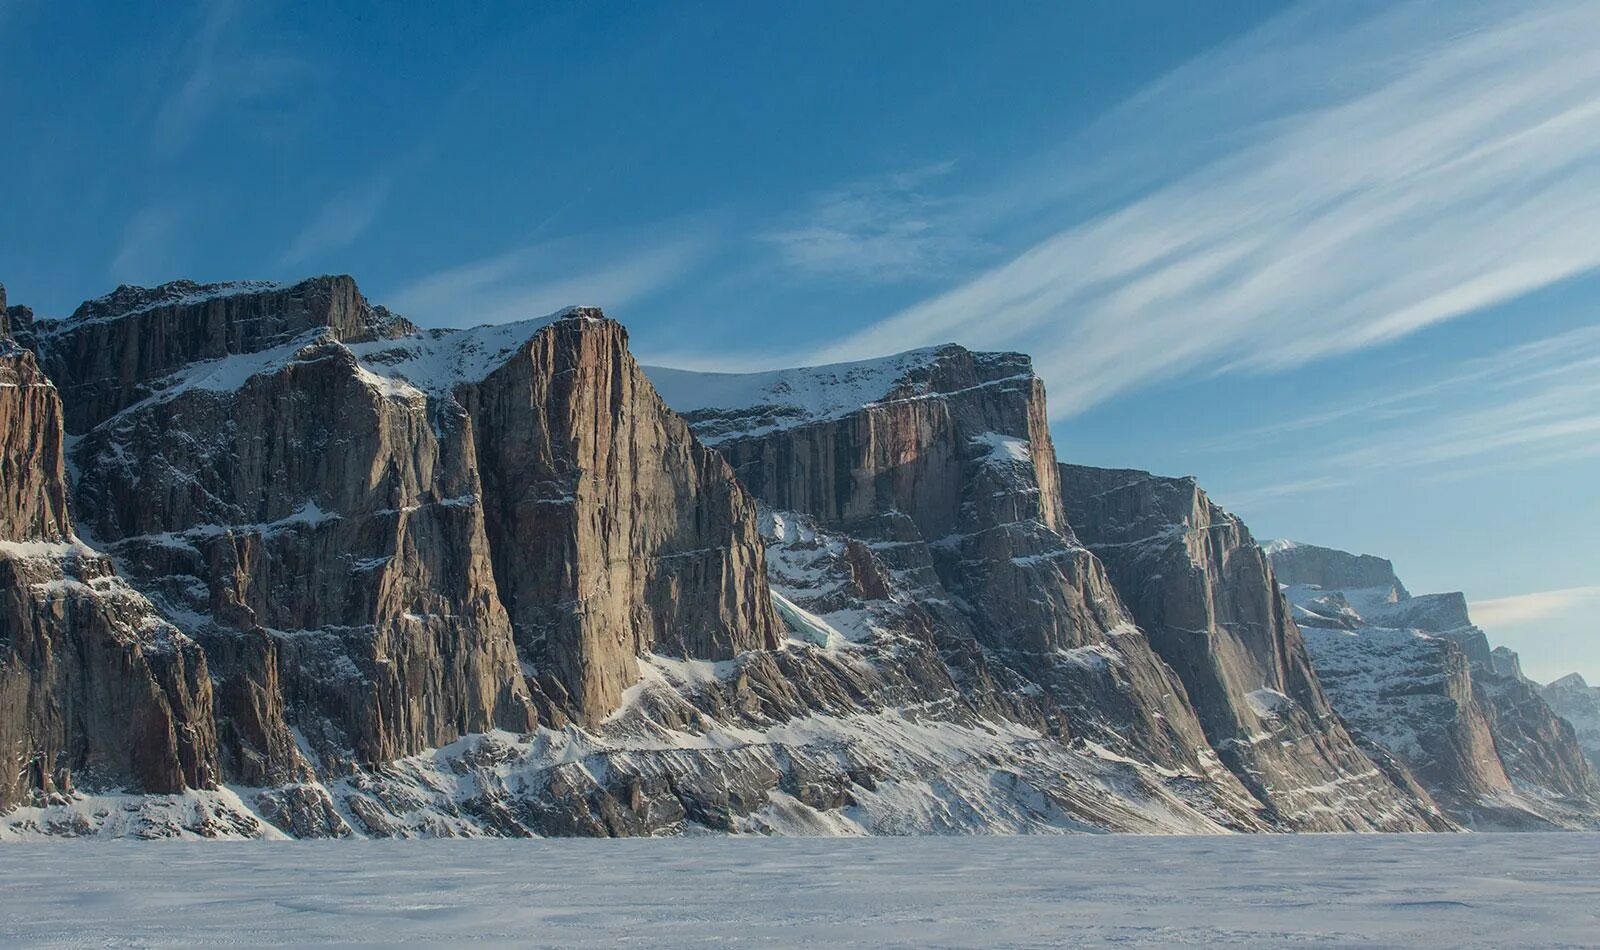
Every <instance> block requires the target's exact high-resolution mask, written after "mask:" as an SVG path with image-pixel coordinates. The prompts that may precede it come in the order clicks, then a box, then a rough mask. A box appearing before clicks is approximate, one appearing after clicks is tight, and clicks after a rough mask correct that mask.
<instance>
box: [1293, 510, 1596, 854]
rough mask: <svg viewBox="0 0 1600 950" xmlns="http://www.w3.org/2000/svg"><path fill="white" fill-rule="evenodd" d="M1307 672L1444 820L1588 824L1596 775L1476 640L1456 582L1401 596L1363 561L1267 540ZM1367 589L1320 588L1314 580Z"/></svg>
mask: <svg viewBox="0 0 1600 950" xmlns="http://www.w3.org/2000/svg"><path fill="white" fill-rule="evenodd" d="M1269 550H1271V551H1272V552H1273V553H1272V559H1273V562H1274V566H1277V565H1278V562H1279V561H1280V560H1282V561H1283V564H1284V566H1283V567H1281V568H1280V569H1279V577H1280V578H1281V579H1283V580H1285V582H1287V583H1289V584H1291V585H1293V586H1291V587H1289V589H1288V595H1289V597H1290V599H1291V600H1293V601H1294V603H1295V605H1296V619H1297V620H1298V621H1299V624H1300V626H1301V627H1302V628H1303V629H1304V630H1305V631H1306V642H1307V646H1308V647H1309V649H1310V655H1311V658H1312V661H1313V663H1314V665H1315V668H1316V671H1317V674H1318V675H1319V676H1320V677H1321V679H1322V681H1323V683H1324V684H1325V685H1326V687H1327V689H1328V691H1329V693H1330V695H1331V696H1332V698H1333V704H1334V707H1335V708H1336V709H1337V710H1338V712H1339V713H1340V715H1342V716H1343V717H1344V718H1345V720H1346V721H1347V722H1349V724H1350V725H1351V727H1352V728H1353V729H1355V730H1356V731H1357V732H1358V733H1359V734H1360V735H1361V736H1362V737H1363V738H1364V739H1366V740H1368V741H1371V742H1374V743H1376V744H1378V745H1381V746H1382V747H1384V748H1386V749H1388V750H1390V751H1391V752H1393V753H1394V754H1395V755H1396V757H1398V758H1399V759H1400V760H1401V761H1403V762H1405V763H1406V764H1407V765H1408V766H1410V767H1411V768H1412V770H1413V771H1415V772H1416V774H1417V776H1418V778H1419V779H1421V780H1422V782H1423V784H1424V785H1426V786H1427V787H1428V789H1429V790H1430V791H1431V792H1432V793H1433V795H1434V797H1435V798H1436V799H1437V800H1438V801H1439V803H1440V805H1441V806H1442V807H1443V808H1444V809H1445V810H1446V811H1447V812H1448V813H1450V814H1451V815H1452V816H1454V817H1456V818H1457V819H1458V820H1460V821H1462V822H1464V823H1467V824H1470V825H1475V826H1480V827H1490V828H1538V827H1552V826H1554V827H1593V826H1595V825H1596V824H1597V823H1600V780H1597V778H1596V775H1595V773H1594V770H1593V768H1592V767H1591V765H1590V764H1589V763H1588V762H1587V761H1585V759H1584V756H1583V753H1582V750H1581V747H1580V746H1579V744H1578V739H1577V736H1576V734H1575V732H1574V730H1573V728H1572V726H1571V725H1570V724H1568V723H1567V722H1565V721H1564V720H1562V719H1561V717H1560V716H1559V715H1557V714H1556V712H1555V711H1553V710H1552V709H1551V707H1550V705H1549V704H1548V703H1547V702H1546V701H1545V700H1544V699H1543V698H1542V697H1541V696H1540V695H1539V690H1538V688H1537V687H1536V686H1535V685H1534V684H1532V683H1529V682H1528V681H1526V680H1524V679H1523V678H1522V676H1521V672H1520V664H1519V663H1518V662H1517V660H1516V655H1515V654H1514V653H1512V652H1511V651H1509V650H1506V649H1505V648H1503V647H1502V648H1497V649H1494V650H1491V649H1490V646H1489V641H1488V638H1487V637H1486V636H1485V635H1484V633H1483V631H1482V630H1480V629H1478V628H1477V627H1476V626H1474V625H1473V623H1472V619H1471V617H1470V616H1468V613H1467V605H1466V598H1465V597H1463V596H1462V595H1461V594H1459V593H1449V594H1425V595H1421V596H1417V597H1412V596H1411V595H1410V594H1408V593H1406V592H1405V587H1404V585H1401V584H1400V583H1399V581H1398V579H1397V578H1395V577H1394V573H1393V569H1392V567H1389V568H1385V569H1384V570H1381V571H1380V570H1372V569H1370V568H1371V565H1372V564H1374V563H1378V564H1383V565H1387V564H1388V562H1386V561H1381V560H1380V559H1377V558H1370V557H1358V556H1356V555H1352V554H1347V553H1345V552H1343V551H1337V550H1333V549H1328V548H1317V547H1314V546H1311V545H1303V544H1295V543H1292V542H1278V543H1275V544H1274V545H1272V546H1270V547H1269ZM1347 580H1357V581H1360V582H1362V583H1364V584H1367V585H1368V586H1365V587H1353V588H1344V589H1329V588H1325V587H1323V586H1320V584H1318V582H1319V581H1335V582H1337V581H1347Z"/></svg>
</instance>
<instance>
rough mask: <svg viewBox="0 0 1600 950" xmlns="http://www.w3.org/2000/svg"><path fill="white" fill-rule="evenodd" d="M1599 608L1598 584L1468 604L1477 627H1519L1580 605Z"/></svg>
mask: <svg viewBox="0 0 1600 950" xmlns="http://www.w3.org/2000/svg"><path fill="white" fill-rule="evenodd" d="M1597 607H1600V587H1567V588H1563V589H1561V590H1544V591H1536V592H1534V593H1529V594H1516V595H1513V596H1511V597H1496V598H1493V599H1491V600H1479V601H1474V602H1473V603H1471V604H1469V605H1468V609H1469V610H1471V611H1472V619H1473V620H1474V621H1475V622H1477V624H1478V625H1479V626H1480V627H1485V628H1490V629H1492V628H1495V627H1519V626H1526V625H1529V624H1536V623H1541V622H1545V621H1549V620H1552V619H1555V618H1558V617H1561V616H1562V615H1563V614H1567V613H1570V612H1573V611H1577V610H1579V609H1583V608H1597Z"/></svg>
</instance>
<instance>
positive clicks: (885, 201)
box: [764, 162, 981, 283]
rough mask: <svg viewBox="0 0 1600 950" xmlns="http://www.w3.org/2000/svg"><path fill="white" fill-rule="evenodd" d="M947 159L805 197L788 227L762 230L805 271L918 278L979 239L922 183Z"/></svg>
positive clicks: (785, 259)
mask: <svg viewBox="0 0 1600 950" xmlns="http://www.w3.org/2000/svg"><path fill="white" fill-rule="evenodd" d="M953 167H954V165H953V163H950V162H943V163H939V164H936V165H930V166H927V167H925V168H918V169H912V170H909V171H903V172H897V173H894V174H889V175H880V176H877V177H873V178H865V179H862V180H860V181H856V182H852V183H850V184H848V185H846V186H844V187H841V188H837V189H833V190H830V191H825V192H822V193H820V194H818V195H815V196H813V197H812V199H811V201H810V204H809V206H808V207H807V208H806V209H805V212H804V213H803V215H801V220H800V221H799V222H798V223H796V224H795V225H794V226H792V227H790V228H787V229H784V230H779V231H775V232H772V233H770V234H767V235H765V237H764V239H765V241H766V242H767V243H768V244H770V245H772V246H773V247H774V248H776V250H777V251H778V256H779V259H780V260H781V262H782V263H783V265H784V266H785V267H787V268H789V269H791V270H794V271H799V272H801V273H802V274H805V275H807V276H812V277H846V278H853V279H857V280H865V281H871V282H882V283H892V282H898V281H904V280H912V279H917V278H926V277H930V276H933V275H935V274H938V273H940V272H941V271H942V270H943V269H944V268H946V267H948V266H949V265H950V264H952V263H953V262H954V261H956V260H959V259H963V258H965V257H967V256H970V255H971V254H972V253H974V252H975V251H976V250H977V249H978V248H979V247H981V245H980V244H979V242H977V241H976V240H975V239H973V238H972V237H970V236H968V235H967V234H966V233H965V231H964V229H963V228H962V227H961V225H960V223H959V222H958V220H957V215H956V214H955V212H954V208H953V204H954V202H953V201H952V200H951V199H950V198H948V197H941V196H938V195H935V194H932V193H930V191H929V190H928V186H930V185H933V184H935V183H936V182H937V181H938V180H939V179H941V178H943V177H945V176H946V175H948V174H949V173H950V171H951V169H952V168H953Z"/></svg>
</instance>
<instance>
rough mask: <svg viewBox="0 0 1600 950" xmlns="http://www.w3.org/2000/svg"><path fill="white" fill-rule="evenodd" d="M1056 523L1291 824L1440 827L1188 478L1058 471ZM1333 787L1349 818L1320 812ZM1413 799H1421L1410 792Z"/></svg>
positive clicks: (1218, 512) (1236, 523)
mask: <svg viewBox="0 0 1600 950" xmlns="http://www.w3.org/2000/svg"><path fill="white" fill-rule="evenodd" d="M1061 484H1062V491H1063V495H1064V497H1065V501H1066V511H1067V517H1068V519H1069V520H1070V521H1071V522H1072V524H1073V526H1074V527H1075V528H1076V529H1077V531H1078V534H1079V536H1080V537H1081V538H1083V539H1084V541H1085V542H1086V543H1087V544H1088V545H1089V547H1090V549H1091V550H1093V551H1094V552H1095V553H1096V554H1097V555H1098V556H1099V557H1100V558H1101V559H1102V560H1103V561H1104V562H1105V564H1106V567H1107V569H1108V570H1109V571H1110V574H1111V578H1112V581H1113V583H1114V584H1115V585H1116V588H1117V592H1118V593H1119V594H1120V595H1121V597H1122V600H1123V602H1124V603H1126V604H1127V605H1128V608H1129V609H1130V610H1131V611H1132V613H1133V616H1134V619H1135V620H1136V621H1137V622H1138V624H1139V626H1140V628H1141V629H1143V630H1144V631H1145V634H1146V636H1148V637H1149V638H1150V642H1151V644H1152V645H1153V646H1154V647H1155V649H1156V651H1157V652H1158V653H1159V654H1160V655H1161V657H1162V658H1163V659H1164V660H1166V662H1167V663H1168V664H1169V665H1171V667H1172V668H1173V669H1174V670H1175V671H1176V672H1177V674H1178V676H1179V677H1180V678H1181V679H1182V680H1183V684H1184V686H1185V688H1186V689H1187V690H1188V693H1189V697H1190V699H1191V700H1192V701H1193V703H1194V706H1195V709H1196V711H1197V712H1198V715H1199V717H1200V721H1201V723H1202V724H1203V725H1204V727H1205V730H1206V735H1207V737H1208V739H1209V740H1210V741H1211V743H1212V745H1213V746H1214V747H1215V748H1216V749H1217V750H1218V752H1219V753H1220V754H1221V756H1222V759H1223V761H1224V762H1226V763H1227V764H1228V766H1229V768H1231V769H1232V770H1233V771H1234V772H1235V773H1236V774H1237V775H1238V776H1239V778H1240V780H1241V781H1242V782H1244V784H1245V785H1246V787H1248V788H1249V789H1250V791H1251V793H1252V794H1254V795H1255V796H1256V797H1257V798H1258V799H1260V800H1261V801H1262V803H1263V804H1264V805H1266V806H1267V807H1268V808H1270V809H1272V810H1273V811H1274V812H1275V813H1276V814H1277V815H1278V816H1279V819H1280V820H1281V821H1283V822H1285V823H1286V824H1290V825H1292V826H1298V827H1305V828H1313V829H1337V828H1342V827H1351V826H1352V825H1351V822H1352V818H1351V817H1350V815H1351V814H1355V815H1359V816H1360V818H1359V819H1356V821H1357V824H1355V825H1354V826H1355V827H1363V826H1364V825H1362V824H1361V823H1360V822H1361V821H1365V822H1370V824H1369V825H1365V826H1366V827H1379V828H1398V829H1403V828H1408V827H1414V826H1415V824H1414V823H1417V822H1423V823H1427V822H1434V823H1442V819H1440V818H1439V817H1438V816H1437V815H1436V814H1433V813H1432V809H1431V805H1429V804H1428V803H1426V795H1425V794H1423V795H1420V796H1419V794H1418V790H1417V788H1416V786H1415V784H1414V783H1413V782H1412V781H1411V780H1410V779H1409V777H1408V776H1406V775H1404V774H1402V773H1403V771H1404V770H1403V769H1400V768H1399V767H1398V766H1396V765H1395V764H1394V763H1392V762H1388V761H1382V760H1383V759H1384V756H1382V754H1381V753H1379V754H1378V755H1377V758H1378V759H1379V760H1380V761H1382V766H1383V767H1382V768H1379V767H1378V766H1377V764H1375V762H1374V761H1373V759H1371V758H1369V755H1368V754H1367V753H1364V752H1363V751H1362V750H1361V749H1360V748H1358V746H1357V744H1356V742H1355V740H1354V739H1352V737H1351V736H1350V735H1349V733H1348V732H1346V730H1345V727H1344V724H1343V723H1342V722H1340V721H1339V719H1338V717H1337V716H1335V715H1334V714H1333V711H1332V709H1331V707H1330V706H1329V704H1328V700H1327V697H1326V696H1325V695H1324V693H1323V690H1322V686H1321V684H1320V683H1319V682H1318V680H1317V676H1316V674H1315V673H1313V672H1312V669H1311V663H1310V660H1309V659H1308V658H1307V656H1306V651H1305V644H1304V642H1303V640H1302V639H1301V635H1300V631H1299V629H1298V628H1297V627H1296V626H1295V624H1294V621H1293V620H1292V619H1290V617H1289V605H1288V603H1287V602H1286V601H1285V600H1284V599H1283V596H1282V595H1281V594H1280V593H1279V591H1278V584H1277V579H1276V578H1275V577H1274V575H1273V570H1272V567H1271V565H1270V564H1269V563H1268V562H1267V557H1266V555H1265V553H1264V552H1263V551H1262V550H1261V549H1260V548H1259V547H1257V546H1256V543H1255V541H1254V539H1253V538H1252V537H1251V535H1250V532H1249V529H1248V528H1246V527H1245V525H1244V523H1243V522H1241V521H1240V520H1239V519H1238V518H1235V517H1234V516H1232V515H1230V514H1228V513H1227V512H1226V511H1223V510H1222V509H1221V508H1219V507H1217V506H1216V505H1215V504H1213V503H1212V502H1211V500H1210V499H1209V498H1207V496H1206V494H1205V492H1203V491H1201V490H1200V489H1199V487H1198V486H1197V485H1196V484H1195V481H1194V479H1192V478H1163V477H1159V476H1154V475H1151V474H1149V473H1148V472H1141V471H1134V470H1126V469H1102V468H1092V467H1089V466H1082V465H1062V466H1061ZM1330 787H1333V788H1339V789H1340V793H1339V797H1340V801H1341V803H1342V804H1343V805H1344V806H1346V812H1348V814H1341V813H1339V812H1337V811H1334V812H1330V810H1329V809H1328V808H1327V807H1326V806H1327V804H1328V801H1329V795H1328V793H1327V791H1326V789H1328V788H1330ZM1419 798H1421V799H1422V801H1421V802H1419V801H1418V799H1419Z"/></svg>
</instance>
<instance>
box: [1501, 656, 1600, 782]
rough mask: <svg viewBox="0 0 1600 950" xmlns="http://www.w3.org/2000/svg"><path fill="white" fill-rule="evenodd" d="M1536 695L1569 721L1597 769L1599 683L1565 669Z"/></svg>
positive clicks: (1599, 761)
mask: <svg viewBox="0 0 1600 950" xmlns="http://www.w3.org/2000/svg"><path fill="white" fill-rule="evenodd" d="M1518 672H1519V673H1520V672H1521V671H1520V669H1519V670H1518ZM1539 695H1540V696H1542V697H1543V698H1544V701H1545V702H1546V703H1548V704H1549V705H1550V708H1551V709H1552V710H1554V711H1555V713H1556V715H1558V716H1560V717H1561V718H1563V719H1565V720H1566V721H1567V722H1569V723H1571V724H1572V727H1573V730H1574V731H1575V732H1576V734H1577V738H1578V744H1579V745H1580V746H1582V747H1583V752H1584V755H1586V756H1588V758H1589V764H1590V765H1592V766H1593V767H1594V768H1595V769H1597V770H1600V687H1596V686H1590V685H1589V684H1588V683H1587V682H1585V681H1584V678H1583V677H1581V676H1579V675H1578V674H1576V673H1569V674H1567V675H1566V676H1563V677H1561V678H1560V679H1558V680H1556V681H1554V682H1552V683H1551V684H1550V685H1548V686H1545V687H1544V688H1542V689H1541V690H1539Z"/></svg>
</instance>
